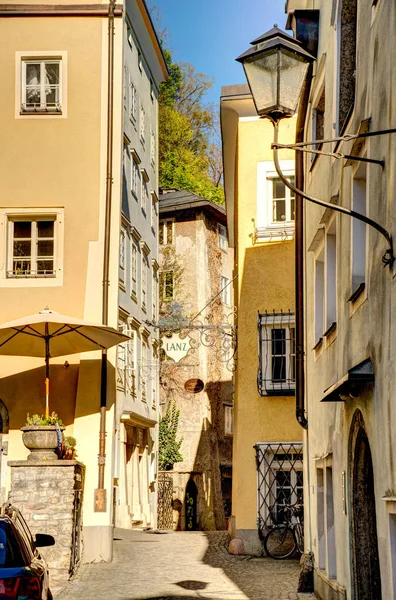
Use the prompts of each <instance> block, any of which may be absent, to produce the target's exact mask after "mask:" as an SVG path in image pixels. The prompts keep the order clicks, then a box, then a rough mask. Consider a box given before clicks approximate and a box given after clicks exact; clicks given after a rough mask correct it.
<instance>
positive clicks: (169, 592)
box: [56, 529, 299, 600]
mask: <svg viewBox="0 0 396 600" xmlns="http://www.w3.org/2000/svg"><path fill="white" fill-rule="evenodd" d="M114 539H115V542H114V560H113V562H112V563H111V564H108V563H99V564H90V565H83V566H82V567H81V568H80V570H79V573H78V575H77V576H76V578H75V579H74V580H73V581H72V582H71V583H69V584H68V586H67V587H66V588H65V589H64V590H63V591H62V592H61V593H60V594H58V595H57V596H56V600H82V599H84V600H101V599H102V598H103V599H106V600H107V599H109V600H177V599H179V598H183V599H184V600H193V599H195V598H205V599H207V600H296V598H297V592H296V590H297V581H298V574H299V563H298V560H286V561H278V562H276V561H273V560H271V559H268V558H255V557H252V558H251V557H241V556H230V555H229V554H228V552H227V550H226V541H227V535H226V534H225V533H224V532H193V533H192V532H189V533H186V532H178V533H173V532H167V533H162V532H161V533H155V532H154V533H153V532H152V533H149V532H140V531H128V530H121V529H118V530H117V529H116V530H115V535H114Z"/></svg>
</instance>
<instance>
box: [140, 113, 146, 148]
mask: <svg viewBox="0 0 396 600" xmlns="http://www.w3.org/2000/svg"><path fill="white" fill-rule="evenodd" d="M139 138H140V141H141V143H142V144H143V146H144V145H145V143H146V111H145V110H144V106H143V104H141V105H140V125H139Z"/></svg>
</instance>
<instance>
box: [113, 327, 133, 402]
mask: <svg viewBox="0 0 396 600" xmlns="http://www.w3.org/2000/svg"><path fill="white" fill-rule="evenodd" d="M118 329H119V331H120V332H121V333H124V334H125V335H128V336H129V337H130V338H131V339H130V340H127V341H126V342H123V343H122V344H118V346H117V388H118V389H119V390H122V391H123V392H124V393H125V394H129V395H130V396H136V390H137V387H136V372H137V369H136V366H137V363H136V339H137V331H136V330H135V329H134V328H132V327H131V326H130V325H129V324H128V323H127V322H126V321H125V320H123V319H120V321H119V325H118Z"/></svg>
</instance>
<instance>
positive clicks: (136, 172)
mask: <svg viewBox="0 0 396 600" xmlns="http://www.w3.org/2000/svg"><path fill="white" fill-rule="evenodd" d="M139 188H140V169H139V165H138V163H137V162H136V160H135V159H134V158H133V159H132V183H131V190H132V194H133V195H134V196H135V198H136V200H137V199H138V198H139V196H138V194H139V191H138V190H139Z"/></svg>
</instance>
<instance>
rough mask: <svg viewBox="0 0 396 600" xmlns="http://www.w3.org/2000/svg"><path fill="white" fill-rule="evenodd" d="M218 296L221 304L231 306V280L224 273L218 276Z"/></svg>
mask: <svg viewBox="0 0 396 600" xmlns="http://www.w3.org/2000/svg"><path fill="white" fill-rule="evenodd" d="M220 297H221V301H222V303H223V304H226V305H227V306H231V281H230V279H228V277H225V276H224V275H221V276H220Z"/></svg>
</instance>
